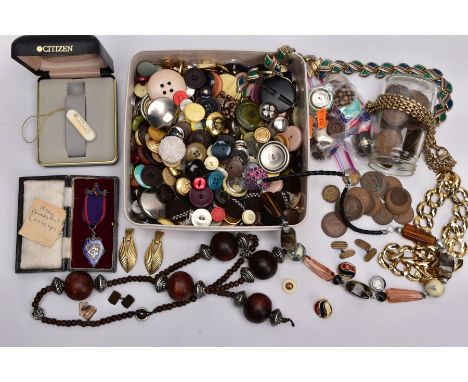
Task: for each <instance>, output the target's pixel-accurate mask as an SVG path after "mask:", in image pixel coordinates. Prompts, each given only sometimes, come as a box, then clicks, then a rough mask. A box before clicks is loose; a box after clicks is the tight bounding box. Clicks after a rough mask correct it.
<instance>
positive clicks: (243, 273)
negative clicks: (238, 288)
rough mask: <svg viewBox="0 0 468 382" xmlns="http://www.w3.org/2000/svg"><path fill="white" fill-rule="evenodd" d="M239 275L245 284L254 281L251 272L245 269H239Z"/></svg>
mask: <svg viewBox="0 0 468 382" xmlns="http://www.w3.org/2000/svg"><path fill="white" fill-rule="evenodd" d="M240 275H241V277H242V278H243V279H244V280H245V282H248V283H253V282H254V281H255V276H254V275H253V273H252V271H251V270H250V269H249V268H247V267H243V268H241V270H240Z"/></svg>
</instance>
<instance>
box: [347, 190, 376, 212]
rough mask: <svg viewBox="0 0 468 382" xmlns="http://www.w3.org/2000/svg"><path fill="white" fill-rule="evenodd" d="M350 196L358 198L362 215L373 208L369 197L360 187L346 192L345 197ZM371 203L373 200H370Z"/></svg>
mask: <svg viewBox="0 0 468 382" xmlns="http://www.w3.org/2000/svg"><path fill="white" fill-rule="evenodd" d="M348 195H351V196H355V197H356V198H358V199H359V200H360V201H361V203H362V206H363V207H364V213H365V214H367V213H369V212H370V210H371V209H372V208H373V207H374V204H373V203H372V202H371V196H370V195H369V193H368V192H367V191H366V190H365V189H364V188H362V187H352V188H350V189H349V190H348V193H347V194H346V196H348ZM372 201H373V200H372Z"/></svg>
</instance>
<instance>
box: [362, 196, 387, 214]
mask: <svg viewBox="0 0 468 382" xmlns="http://www.w3.org/2000/svg"><path fill="white" fill-rule="evenodd" d="M371 199H372V202H373V203H374V204H373V207H372V209H371V210H370V211H369V213H367V214H366V215H368V216H372V217H373V216H375V215H377V214H379V213H380V211H381V210H382V208H383V203H382V201H381V200H380V198H379V197H378V196H377V195H371ZM372 202H371V203H372Z"/></svg>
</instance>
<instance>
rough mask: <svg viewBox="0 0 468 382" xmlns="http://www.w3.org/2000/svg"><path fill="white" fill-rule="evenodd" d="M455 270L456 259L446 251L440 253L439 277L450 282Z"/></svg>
mask: <svg viewBox="0 0 468 382" xmlns="http://www.w3.org/2000/svg"><path fill="white" fill-rule="evenodd" d="M454 269H455V258H454V257H453V256H452V255H450V254H449V253H448V252H447V251H446V250H445V251H444V250H442V251H440V252H439V276H440V278H441V279H445V280H449V279H450V278H451V277H452V273H453V270H454Z"/></svg>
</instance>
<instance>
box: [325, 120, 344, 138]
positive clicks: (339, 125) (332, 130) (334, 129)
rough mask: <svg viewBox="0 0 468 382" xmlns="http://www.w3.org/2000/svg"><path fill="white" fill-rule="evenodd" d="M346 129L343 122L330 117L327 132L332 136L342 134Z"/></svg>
mask: <svg viewBox="0 0 468 382" xmlns="http://www.w3.org/2000/svg"><path fill="white" fill-rule="evenodd" d="M344 130H345V126H344V124H343V122H341V121H340V120H338V119H335V118H333V119H329V120H328V121H327V134H328V135H330V136H333V135H336V134H340V133H342V132H343V131H344Z"/></svg>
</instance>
